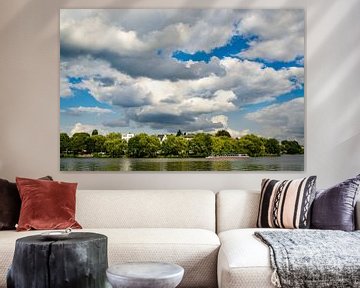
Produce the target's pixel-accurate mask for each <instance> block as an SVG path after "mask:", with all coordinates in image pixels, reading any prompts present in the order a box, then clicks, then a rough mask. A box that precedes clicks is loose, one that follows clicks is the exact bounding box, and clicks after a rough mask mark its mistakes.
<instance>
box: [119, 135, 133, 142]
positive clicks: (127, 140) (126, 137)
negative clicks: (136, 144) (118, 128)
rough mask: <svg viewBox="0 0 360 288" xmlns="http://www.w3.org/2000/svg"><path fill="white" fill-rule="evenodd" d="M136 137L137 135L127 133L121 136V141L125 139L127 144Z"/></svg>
mask: <svg viewBox="0 0 360 288" xmlns="http://www.w3.org/2000/svg"><path fill="white" fill-rule="evenodd" d="M134 136H135V134H132V133H127V134H123V135H122V136H121V139H124V140H125V141H126V142H129V140H130V139H131V138H133V137H134Z"/></svg>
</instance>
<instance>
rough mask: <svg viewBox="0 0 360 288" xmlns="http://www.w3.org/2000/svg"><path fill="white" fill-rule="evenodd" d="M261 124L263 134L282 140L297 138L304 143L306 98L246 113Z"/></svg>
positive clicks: (247, 116) (250, 118)
mask: <svg viewBox="0 0 360 288" xmlns="http://www.w3.org/2000/svg"><path fill="white" fill-rule="evenodd" d="M246 118H247V119H249V120H252V121H255V122H256V123H258V124H260V125H261V133H260V134H261V135H263V136H267V137H275V138H278V139H280V140H283V139H295V140H297V141H299V142H300V143H304V98H296V99H293V100H291V101H288V102H285V103H282V104H274V105H270V106H268V107H266V108H264V109H262V110H259V111H256V112H252V113H249V114H247V115H246Z"/></svg>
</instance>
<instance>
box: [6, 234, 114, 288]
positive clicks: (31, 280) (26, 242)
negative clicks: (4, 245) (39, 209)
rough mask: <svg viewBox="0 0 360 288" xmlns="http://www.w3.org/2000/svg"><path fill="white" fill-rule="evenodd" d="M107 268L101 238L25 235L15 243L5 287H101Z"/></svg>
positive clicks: (70, 235) (96, 236)
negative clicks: (51, 237) (57, 237)
mask: <svg viewBox="0 0 360 288" xmlns="http://www.w3.org/2000/svg"><path fill="white" fill-rule="evenodd" d="M40 233H41V232H40V231H39V234H40ZM107 267H108V258H107V237H106V236H105V235H102V234H97V233H87V232H73V233H70V234H69V235H68V237H67V238H66V239H61V240H48V239H44V237H43V236H41V235H35V236H28V237H24V238H19V239H18V240H16V244H15V253H14V258H13V262H12V265H11V268H10V270H9V273H8V278H7V287H8V288H75V287H76V288H100V287H105V285H106V269H107Z"/></svg>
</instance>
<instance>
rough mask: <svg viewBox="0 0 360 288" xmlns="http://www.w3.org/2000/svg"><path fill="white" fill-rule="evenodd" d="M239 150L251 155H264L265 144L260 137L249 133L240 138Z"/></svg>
mask: <svg viewBox="0 0 360 288" xmlns="http://www.w3.org/2000/svg"><path fill="white" fill-rule="evenodd" d="M238 151H241V152H240V153H244V154H248V155H249V156H251V157H257V156H263V155H265V145H264V143H263V141H262V139H261V138H260V137H258V136H256V135H254V134H249V135H245V136H243V137H241V138H240V139H239V140H238Z"/></svg>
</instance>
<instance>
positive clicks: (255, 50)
mask: <svg viewBox="0 0 360 288" xmlns="http://www.w3.org/2000/svg"><path fill="white" fill-rule="evenodd" d="M239 56H240V57H243V58H247V59H257V58H262V59H266V60H268V61H277V60H278V61H285V62H289V61H292V60H294V59H295V58H298V57H302V56H304V37H303V36H298V37H294V36H287V37H284V38H281V39H271V40H265V41H256V40H255V41H252V42H251V43H250V48H249V49H247V50H246V51H243V52H241V53H239Z"/></svg>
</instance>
